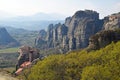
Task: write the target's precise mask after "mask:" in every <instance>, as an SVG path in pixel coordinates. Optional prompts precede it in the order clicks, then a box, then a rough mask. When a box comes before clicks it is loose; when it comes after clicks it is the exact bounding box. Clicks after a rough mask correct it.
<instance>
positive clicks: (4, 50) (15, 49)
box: [0, 47, 18, 53]
mask: <svg viewBox="0 0 120 80" xmlns="http://www.w3.org/2000/svg"><path fill="white" fill-rule="evenodd" d="M17 51H18V47H16V48H7V49H0V53H16V52H17Z"/></svg>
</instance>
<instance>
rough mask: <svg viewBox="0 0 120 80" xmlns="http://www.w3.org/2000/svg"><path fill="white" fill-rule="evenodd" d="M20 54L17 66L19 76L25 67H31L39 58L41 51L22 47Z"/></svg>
mask: <svg viewBox="0 0 120 80" xmlns="http://www.w3.org/2000/svg"><path fill="white" fill-rule="evenodd" d="M18 52H19V57H18V63H17V65H16V72H15V73H16V74H19V73H20V72H21V71H22V70H23V69H24V68H25V67H27V66H29V65H31V63H32V62H33V61H34V60H35V59H37V58H39V50H38V49H36V48H31V47H29V46H22V47H21V48H20V49H19V51H18Z"/></svg>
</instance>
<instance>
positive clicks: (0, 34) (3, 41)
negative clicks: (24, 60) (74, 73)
mask: <svg viewBox="0 0 120 80" xmlns="http://www.w3.org/2000/svg"><path fill="white" fill-rule="evenodd" d="M18 45H19V43H18V42H17V41H16V40H15V39H13V37H11V36H10V34H9V33H8V32H7V30H6V29H5V28H0V48H6V47H15V46H18Z"/></svg>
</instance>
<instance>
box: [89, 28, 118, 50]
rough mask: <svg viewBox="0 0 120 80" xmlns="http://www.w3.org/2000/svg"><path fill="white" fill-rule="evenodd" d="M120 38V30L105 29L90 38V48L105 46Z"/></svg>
mask: <svg viewBox="0 0 120 80" xmlns="http://www.w3.org/2000/svg"><path fill="white" fill-rule="evenodd" d="M119 40H120V29H119V30H104V31H100V32H98V33H97V34H95V35H93V36H91V37H90V39H89V46H88V49H89V50H96V49H100V48H103V47H105V46H106V45H108V44H110V43H111V42H117V41H119Z"/></svg>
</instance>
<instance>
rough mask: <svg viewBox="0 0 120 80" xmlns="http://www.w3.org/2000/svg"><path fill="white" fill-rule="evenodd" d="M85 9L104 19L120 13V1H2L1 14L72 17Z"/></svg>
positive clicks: (0, 3) (0, 5)
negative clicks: (39, 14) (40, 13)
mask: <svg viewBox="0 0 120 80" xmlns="http://www.w3.org/2000/svg"><path fill="white" fill-rule="evenodd" d="M84 9H92V10H96V11H97V12H99V13H100V17H103V16H106V15H109V14H112V13H116V12H120V0H0V12H2V11H3V12H7V13H10V14H14V15H18V16H26V15H27V16H28V15H33V14H36V13H39V12H43V13H59V14H63V15H68V16H70V15H73V14H74V13H75V12H76V11H77V10H84Z"/></svg>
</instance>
